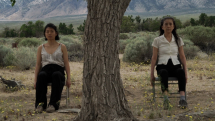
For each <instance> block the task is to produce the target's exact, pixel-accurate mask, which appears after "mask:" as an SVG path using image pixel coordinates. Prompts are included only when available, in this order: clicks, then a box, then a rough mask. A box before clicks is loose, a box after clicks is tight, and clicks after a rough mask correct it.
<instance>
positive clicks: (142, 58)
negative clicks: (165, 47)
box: [123, 34, 156, 63]
mask: <svg viewBox="0 0 215 121" xmlns="http://www.w3.org/2000/svg"><path fill="white" fill-rule="evenodd" d="M155 37H156V36H155V35H151V34H149V35H146V36H144V37H138V38H135V39H134V40H132V41H131V42H130V43H129V44H127V45H126V47H125V53H124V55H123V61H125V62H135V63H140V62H144V63H149V62H150V59H151V57H152V42H153V40H154V38H155Z"/></svg>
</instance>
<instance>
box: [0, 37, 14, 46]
mask: <svg viewBox="0 0 215 121" xmlns="http://www.w3.org/2000/svg"><path fill="white" fill-rule="evenodd" d="M14 42H15V40H14V39H12V38H0V43H1V44H4V45H5V44H6V45H11V44H12V43H14Z"/></svg>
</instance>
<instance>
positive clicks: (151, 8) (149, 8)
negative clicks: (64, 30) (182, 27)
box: [0, 0, 215, 20]
mask: <svg viewBox="0 0 215 121" xmlns="http://www.w3.org/2000/svg"><path fill="white" fill-rule="evenodd" d="M16 1H17V2H16V4H15V6H14V7H11V3H10V0H0V20H35V19H41V18H49V17H54V16H66V15H80V14H87V2H86V1H85V0H16ZM208 8H212V9H214V10H215V0H131V2H130V5H129V7H128V8H127V11H126V13H146V12H148V13H150V12H160V11H172V12H173V11H176V10H189V9H208Z"/></svg>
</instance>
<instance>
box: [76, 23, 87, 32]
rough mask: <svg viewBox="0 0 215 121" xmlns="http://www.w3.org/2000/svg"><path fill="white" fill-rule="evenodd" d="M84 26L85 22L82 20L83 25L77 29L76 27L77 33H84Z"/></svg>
mask: <svg viewBox="0 0 215 121" xmlns="http://www.w3.org/2000/svg"><path fill="white" fill-rule="evenodd" d="M85 24H86V20H84V22H83V24H81V25H80V26H79V27H77V29H78V31H80V32H84V28H85Z"/></svg>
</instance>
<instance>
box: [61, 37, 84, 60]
mask: <svg viewBox="0 0 215 121" xmlns="http://www.w3.org/2000/svg"><path fill="white" fill-rule="evenodd" d="M59 42H60V43H62V44H64V45H65V46H66V48H67V51H68V56H69V59H70V61H80V60H82V59H83V44H82V41H81V40H78V39H73V38H71V37H68V36H62V37H61V40H60V41H59Z"/></svg>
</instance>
